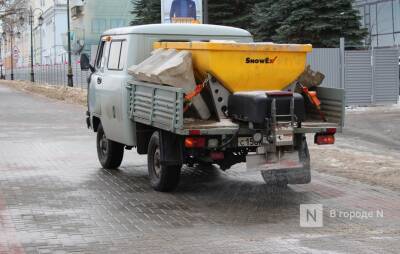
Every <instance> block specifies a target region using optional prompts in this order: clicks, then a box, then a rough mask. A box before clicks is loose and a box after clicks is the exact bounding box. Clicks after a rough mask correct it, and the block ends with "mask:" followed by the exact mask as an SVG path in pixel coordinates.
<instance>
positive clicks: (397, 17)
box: [393, 0, 400, 32]
mask: <svg viewBox="0 0 400 254" xmlns="http://www.w3.org/2000/svg"><path fill="white" fill-rule="evenodd" d="M393 18H394V20H393V22H394V31H395V32H400V0H397V1H394V2H393Z"/></svg>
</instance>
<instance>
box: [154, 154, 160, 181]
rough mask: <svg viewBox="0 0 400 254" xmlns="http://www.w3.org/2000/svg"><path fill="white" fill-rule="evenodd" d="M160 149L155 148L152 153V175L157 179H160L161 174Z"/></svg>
mask: <svg viewBox="0 0 400 254" xmlns="http://www.w3.org/2000/svg"><path fill="white" fill-rule="evenodd" d="M160 158H161V156H160V149H159V148H158V147H157V149H156V150H155V151H154V161H153V162H154V163H153V165H154V167H153V168H154V173H155V174H156V176H157V177H160V173H161V162H160V160H161V159H160Z"/></svg>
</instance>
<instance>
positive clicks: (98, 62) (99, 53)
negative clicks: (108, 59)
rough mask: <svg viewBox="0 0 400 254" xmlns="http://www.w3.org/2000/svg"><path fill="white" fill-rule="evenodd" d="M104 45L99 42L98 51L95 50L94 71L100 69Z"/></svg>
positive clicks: (102, 42) (103, 42)
mask: <svg viewBox="0 0 400 254" xmlns="http://www.w3.org/2000/svg"><path fill="white" fill-rule="evenodd" d="M105 44H106V42H105V41H101V43H100V46H99V49H98V50H97V56H96V63H95V67H96V69H100V67H101V59H102V58H103V53H104V45H105Z"/></svg>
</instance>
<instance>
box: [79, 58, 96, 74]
mask: <svg viewBox="0 0 400 254" xmlns="http://www.w3.org/2000/svg"><path fill="white" fill-rule="evenodd" d="M80 62H81V70H82V71H88V70H90V71H91V72H94V67H93V66H92V65H91V64H90V60H89V56H88V55H87V54H82V55H81V61H80Z"/></svg>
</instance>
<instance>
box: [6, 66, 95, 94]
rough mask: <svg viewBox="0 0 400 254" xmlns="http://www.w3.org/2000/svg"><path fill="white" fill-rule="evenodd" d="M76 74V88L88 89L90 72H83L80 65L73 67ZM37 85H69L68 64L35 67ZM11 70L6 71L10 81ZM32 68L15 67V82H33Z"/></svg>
mask: <svg viewBox="0 0 400 254" xmlns="http://www.w3.org/2000/svg"><path fill="white" fill-rule="evenodd" d="M72 71H73V74H74V87H78V88H82V89H87V78H88V77H89V75H90V71H82V70H81V68H80V65H79V64H73V65H72ZM34 72H35V83H38V84H48V85H55V86H67V85H68V77H67V74H68V64H53V65H35V66H34ZM10 75H11V70H10V69H7V70H5V76H6V79H8V80H10ZM30 75H31V67H30V66H24V67H15V68H14V79H15V80H26V81H30V80H31V76H30Z"/></svg>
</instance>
